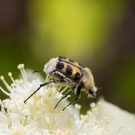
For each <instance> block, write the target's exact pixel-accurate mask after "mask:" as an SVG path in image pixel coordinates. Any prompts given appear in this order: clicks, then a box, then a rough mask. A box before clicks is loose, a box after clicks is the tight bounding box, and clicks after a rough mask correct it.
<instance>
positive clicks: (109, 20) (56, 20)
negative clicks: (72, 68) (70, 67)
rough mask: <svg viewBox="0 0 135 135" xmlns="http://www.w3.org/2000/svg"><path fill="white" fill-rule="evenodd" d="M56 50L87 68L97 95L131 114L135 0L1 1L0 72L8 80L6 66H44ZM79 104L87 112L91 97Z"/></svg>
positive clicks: (134, 98)
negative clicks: (92, 76)
mask: <svg viewBox="0 0 135 135" xmlns="http://www.w3.org/2000/svg"><path fill="white" fill-rule="evenodd" d="M60 55H62V56H66V57H69V58H71V59H74V60H76V61H79V62H80V63H82V64H83V65H85V66H87V67H89V68H91V70H92V71H93V74H94V77H95V82H96V86H97V87H101V88H102V89H100V90H98V95H103V97H104V98H105V99H106V100H107V101H109V102H111V103H113V104H116V105H117V106H120V107H121V108H123V109H125V110H128V111H130V112H133V113H135V2H134V0H125V1H122V0H103V1H93V0H89V1H88V0H78V1H75V0H69V1H62V0H57V1H54V0H50V1H46V0H44V1H43V0H38V1H36V0H28V1H26V0H12V1H11V0H0V74H2V75H4V76H5V78H6V80H7V81H8V80H9V79H8V75H7V73H8V72H9V71H11V72H12V73H13V75H14V77H17V76H18V75H19V71H18V70H17V69H16V66H17V65H18V64H19V63H24V64H25V67H26V68H31V69H42V68H43V65H44V63H46V62H47V61H48V60H49V59H50V58H52V57H57V56H60ZM0 85H2V86H3V84H2V83H0ZM0 98H1V99H4V98H5V95H3V94H2V92H1V93H0ZM78 103H80V104H81V105H82V106H83V107H82V111H83V112H85V111H86V110H87V109H88V107H89V103H90V101H89V99H87V98H86V95H85V94H82V98H81V99H80V100H79V102H78ZM86 103H88V105H87V104H86Z"/></svg>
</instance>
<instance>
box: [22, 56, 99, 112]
mask: <svg viewBox="0 0 135 135" xmlns="http://www.w3.org/2000/svg"><path fill="white" fill-rule="evenodd" d="M39 71H41V70H36V71H35V72H39ZM43 71H44V72H45V73H46V74H49V75H50V76H52V77H54V78H53V79H52V80H50V81H48V82H45V83H43V84H41V85H40V86H39V88H37V90H36V91H34V92H33V93H32V94H31V95H30V96H29V97H28V98H27V99H26V100H25V101H24V103H26V101H27V100H28V99H29V98H30V97H32V96H33V95H34V94H35V93H36V92H37V91H38V90H39V89H40V88H41V87H43V86H46V85H49V84H51V83H66V84H67V85H68V86H69V87H71V90H70V91H68V92H67V93H66V94H65V95H64V96H63V97H62V98H61V99H60V100H59V101H58V103H57V104H56V106H55V108H56V107H57V106H58V104H59V103H60V102H61V100H63V99H64V98H66V97H67V96H68V95H69V94H71V93H72V92H73V91H74V90H75V89H76V96H75V98H74V99H73V101H71V102H70V103H69V104H68V105H67V106H66V107H68V106H69V105H71V104H73V103H75V102H76V101H77V100H78V98H79V96H80V93H81V90H82V89H83V90H84V91H85V92H86V93H88V94H90V95H91V96H92V97H93V98H95V96H96V91H97V88H96V87H95V82H94V77H93V75H92V72H91V70H90V69H89V68H87V67H83V66H82V65H80V64H79V63H78V62H76V61H74V60H71V59H68V58H66V57H63V56H59V57H56V58H52V59H50V60H49V62H48V63H46V64H45V65H44V69H43ZM66 107H65V108H63V110H64V109H66Z"/></svg>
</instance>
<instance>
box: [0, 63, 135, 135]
mask: <svg viewBox="0 0 135 135" xmlns="http://www.w3.org/2000/svg"><path fill="white" fill-rule="evenodd" d="M18 68H19V70H20V72H21V76H22V77H21V78H20V79H14V78H13V76H12V73H9V74H8V75H9V77H10V79H11V81H12V83H11V84H10V85H9V84H8V83H7V82H6V80H5V79H4V77H3V76H1V77H0V78H1V80H2V81H3V83H4V85H5V86H6V89H7V90H5V89H4V88H2V87H0V90H1V91H2V92H4V93H5V94H6V95H7V96H8V98H7V99H5V100H3V101H2V100H0V106H1V111H0V135H127V134H128V135H135V116H134V115H133V114H130V113H128V112H126V111H123V110H121V109H119V108H118V107H116V106H114V105H112V104H110V103H108V102H106V101H104V100H103V99H101V100H100V101H99V102H98V103H97V104H95V103H92V104H91V110H89V111H88V112H87V114H86V115H81V114H80V108H81V106H80V105H77V104H76V105H75V106H73V105H71V106H69V107H67V108H66V109H65V110H64V111H63V112H62V111H61V110H62V109H63V108H64V107H65V106H66V105H67V104H68V103H69V102H68V100H67V98H68V97H67V98H66V99H64V100H63V101H62V102H60V104H59V105H58V107H57V108H56V109H54V106H55V105H56V103H57V102H58V100H59V99H60V98H61V97H62V96H63V92H64V91H65V90H66V89H67V88H66V87H65V88H62V86H58V85H55V84H50V85H47V86H45V87H42V88H41V89H40V90H39V91H38V92H37V93H36V94H34V95H33V96H32V97H31V98H30V99H29V100H28V101H27V102H26V104H25V103H24V100H25V99H26V98H27V97H28V96H29V95H30V94H32V92H34V91H35V90H36V89H37V88H38V87H39V85H40V84H42V83H44V81H42V79H40V77H39V76H36V75H33V76H36V77H37V78H36V79H35V78H34V79H32V75H30V73H26V71H25V69H24V65H23V64H20V65H19V66H18ZM29 76H30V77H29ZM29 78H30V79H29ZM45 81H49V78H48V76H47V77H46V80H45ZM61 88H62V89H63V90H62V91H60V89H61Z"/></svg>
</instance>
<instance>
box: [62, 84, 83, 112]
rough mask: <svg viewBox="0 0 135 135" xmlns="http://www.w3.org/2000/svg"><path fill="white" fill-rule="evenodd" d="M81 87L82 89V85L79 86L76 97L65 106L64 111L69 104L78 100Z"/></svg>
mask: <svg viewBox="0 0 135 135" xmlns="http://www.w3.org/2000/svg"><path fill="white" fill-rule="evenodd" d="M81 89H82V86H78V88H77V93H76V96H75V98H74V99H73V100H72V101H71V102H70V103H69V104H68V105H67V106H66V107H64V108H63V110H62V111H64V110H65V109H66V108H67V107H68V106H70V105H71V104H74V103H75V102H76V101H77V100H78V98H79V96H80V94H81Z"/></svg>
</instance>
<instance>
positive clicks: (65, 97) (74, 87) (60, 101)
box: [54, 87, 75, 109]
mask: <svg viewBox="0 0 135 135" xmlns="http://www.w3.org/2000/svg"><path fill="white" fill-rule="evenodd" d="M74 89H75V87H73V88H72V90H70V91H68V92H67V93H66V94H65V95H64V96H63V97H62V98H61V99H60V100H59V101H58V102H57V104H56V105H55V107H54V109H55V108H56V107H57V106H58V104H59V103H60V102H61V101H62V100H63V99H64V98H66V97H67V96H68V95H69V94H70V93H72V92H73V91H74Z"/></svg>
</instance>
